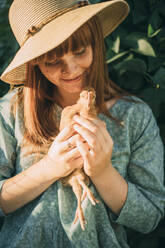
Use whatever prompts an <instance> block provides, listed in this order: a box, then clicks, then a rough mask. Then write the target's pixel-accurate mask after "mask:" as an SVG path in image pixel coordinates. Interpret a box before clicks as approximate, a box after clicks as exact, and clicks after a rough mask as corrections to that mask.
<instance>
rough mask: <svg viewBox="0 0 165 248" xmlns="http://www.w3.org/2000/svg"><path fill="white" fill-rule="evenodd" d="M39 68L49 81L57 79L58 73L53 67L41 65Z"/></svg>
mask: <svg viewBox="0 0 165 248" xmlns="http://www.w3.org/2000/svg"><path fill="white" fill-rule="evenodd" d="M40 70H41V72H42V74H43V75H44V76H45V77H46V78H47V79H48V80H49V81H52V80H57V78H58V74H59V73H58V71H56V70H55V69H54V68H47V67H44V68H42V67H41V68H40Z"/></svg>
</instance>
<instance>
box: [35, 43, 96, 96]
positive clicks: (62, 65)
mask: <svg viewBox="0 0 165 248" xmlns="http://www.w3.org/2000/svg"><path fill="white" fill-rule="evenodd" d="M92 61H93V52H92V47H91V46H87V47H82V48H81V49H79V50H78V51H76V52H68V53H66V54H64V56H62V57H60V58H58V59H55V60H54V61H51V62H49V63H41V64H39V68H40V70H41V72H42V73H43V74H44V76H45V77H46V78H47V79H48V80H49V81H50V82H52V83H53V84H54V85H56V86H57V88H58V90H59V91H60V92H61V93H62V91H65V92H68V93H78V92H80V91H81V90H82V89H83V88H84V87H85V86H86V85H87V84H88V76H87V75H88V69H89V68H90V66H91V64H92Z"/></svg>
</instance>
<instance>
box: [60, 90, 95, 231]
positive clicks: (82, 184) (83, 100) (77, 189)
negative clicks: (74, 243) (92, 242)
mask: <svg viewBox="0 0 165 248" xmlns="http://www.w3.org/2000/svg"><path fill="white" fill-rule="evenodd" d="M95 100H96V94H95V91H94V89H93V88H91V87H87V88H85V89H84V90H83V91H82V92H81V93H80V98H79V100H78V101H77V103H76V104H74V105H72V106H68V107H66V108H64V109H63V111H62V114H61V121H60V131H61V130H62V129H63V128H64V127H66V126H67V125H68V124H74V123H75V122H74V120H73V116H74V115H76V114H78V115H81V116H83V117H92V118H97V110H96V106H95ZM61 183H62V184H63V185H64V186H66V185H70V186H71V187H72V190H73V192H74V194H75V196H76V198H77V210H76V214H75V219H74V223H76V222H77V220H78V219H79V221H80V225H81V228H82V229H83V230H84V229H85V224H86V221H85V217H84V214H83V210H82V206H81V202H82V201H83V200H84V199H85V197H86V196H87V197H88V199H89V200H90V201H91V203H92V204H93V205H95V204H96V203H98V202H99V201H98V200H97V199H96V198H95V197H94V196H93V194H92V192H91V191H90V189H89V188H88V185H89V177H88V176H87V175H86V174H85V172H84V170H83V168H82V169H76V170H75V171H73V172H72V173H71V174H70V175H68V176H66V177H64V178H62V179H61Z"/></svg>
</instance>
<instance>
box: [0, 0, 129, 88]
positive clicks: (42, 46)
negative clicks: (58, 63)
mask: <svg viewBox="0 0 165 248" xmlns="http://www.w3.org/2000/svg"><path fill="white" fill-rule="evenodd" d="M128 13H129V6H128V4H127V3H126V2H125V1H124V0H112V1H108V2H102V3H98V4H90V5H87V6H84V7H81V8H77V9H75V10H72V11H69V12H67V13H65V14H63V15H62V16H59V17H58V18H56V19H54V20H52V21H51V22H49V23H48V24H47V25H45V26H44V27H43V28H42V29H41V30H40V31H39V32H37V33H36V34H35V35H34V36H32V37H30V38H29V39H28V40H27V41H26V42H25V43H24V45H23V46H22V47H21V48H20V49H19V50H18V52H17V53H16V55H15V57H14V58H13V60H12V61H11V63H10V64H9V66H8V67H7V68H6V70H5V71H4V72H3V74H2V75H1V80H3V81H4V82H6V83H9V84H22V83H23V82H24V80H25V75H26V63H27V62H29V61H31V60H32V59H34V58H36V57H38V56H41V55H42V54H44V53H46V52H48V51H50V50H52V49H53V48H55V47H57V46H58V45H60V44H61V43H62V42H63V41H65V40H66V39H67V38H68V37H70V36H71V35H72V34H73V33H74V32H75V31H76V30H77V29H78V28H79V27H80V26H82V25H83V24H84V23H85V22H86V21H88V20H89V19H90V18H91V17H93V16H95V15H98V16H99V18H100V21H101V24H102V27H103V35H104V37H106V36H107V35H109V34H110V33H111V32H112V31H114V30H115V28H116V27H117V26H118V25H119V24H120V23H121V22H122V21H123V20H124V19H125V18H126V16H127V15H128Z"/></svg>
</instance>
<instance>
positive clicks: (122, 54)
mask: <svg viewBox="0 0 165 248" xmlns="http://www.w3.org/2000/svg"><path fill="white" fill-rule="evenodd" d="M128 53H129V51H125V52H121V53H119V54H117V55H114V56H112V57H111V58H110V59H108V60H107V64H110V63H112V62H114V61H116V60H117V59H119V58H121V57H123V56H124V55H126V54H128Z"/></svg>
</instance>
